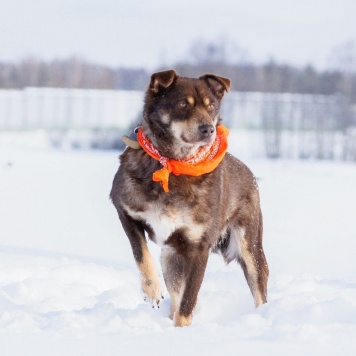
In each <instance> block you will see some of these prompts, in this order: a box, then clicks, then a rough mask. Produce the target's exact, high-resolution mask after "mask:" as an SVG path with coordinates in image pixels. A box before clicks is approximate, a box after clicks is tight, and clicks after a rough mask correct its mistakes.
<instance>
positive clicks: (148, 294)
mask: <svg viewBox="0 0 356 356" xmlns="http://www.w3.org/2000/svg"><path fill="white" fill-rule="evenodd" d="M118 213H119V218H120V220H121V223H122V226H123V228H124V230H125V232H126V235H127V237H128V238H129V241H130V244H131V248H132V252H133V255H134V258H135V261H136V264H137V267H138V269H139V271H140V274H141V286H142V291H143V293H144V294H145V300H148V301H149V302H151V303H152V304H153V306H155V305H157V306H158V305H159V303H160V301H161V299H162V298H163V296H162V287H161V283H160V280H159V275H158V272H157V268H156V266H155V263H154V260H153V257H152V256H151V254H150V252H149V250H148V246H147V241H146V237H145V231H144V227H143V224H142V223H141V222H140V221H137V220H134V219H132V218H131V217H130V216H129V215H128V214H126V212H124V211H123V210H119V211H118Z"/></svg>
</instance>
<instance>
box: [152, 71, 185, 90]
mask: <svg viewBox="0 0 356 356" xmlns="http://www.w3.org/2000/svg"><path fill="white" fill-rule="evenodd" d="M177 78H178V76H177V74H176V72H175V71H174V70H166V71H164V72H158V73H154V74H152V76H151V82H150V87H149V88H150V90H151V91H152V92H153V93H154V94H157V93H158V92H159V91H160V90H161V89H166V88H168V87H169V86H171V85H172V84H173V82H174V81H175V80H176V79H177Z"/></svg>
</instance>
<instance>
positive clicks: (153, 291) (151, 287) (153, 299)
mask: <svg viewBox="0 0 356 356" xmlns="http://www.w3.org/2000/svg"><path fill="white" fill-rule="evenodd" d="M142 291H143V294H144V296H145V297H144V300H145V301H146V302H149V303H151V304H152V308H156V307H157V308H159V304H160V302H161V301H162V299H164V297H163V294H162V288H161V284H160V283H159V281H156V282H154V281H151V280H144V281H142Z"/></svg>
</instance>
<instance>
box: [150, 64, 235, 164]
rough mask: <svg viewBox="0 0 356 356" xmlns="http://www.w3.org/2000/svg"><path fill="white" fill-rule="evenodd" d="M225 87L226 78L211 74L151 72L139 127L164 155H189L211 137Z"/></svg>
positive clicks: (172, 156)
mask: <svg viewBox="0 0 356 356" xmlns="http://www.w3.org/2000/svg"><path fill="white" fill-rule="evenodd" d="M229 89H230V80H229V79H226V78H223V77H219V76H217V75H213V74H205V75H203V76H201V77H200V78H198V79H195V78H186V77H179V76H178V75H177V74H176V73H175V71H173V70H168V71H164V72H159V73H155V74H153V75H152V76H151V81H150V84H149V87H148V89H147V92H146V97H145V107H144V121H143V129H144V131H145V132H146V134H147V135H148V137H149V138H150V139H151V141H152V142H153V143H154V145H155V146H156V147H157V148H158V149H159V151H160V152H161V153H162V154H163V155H164V156H166V157H169V158H173V159H183V158H186V157H188V156H192V155H194V153H195V151H196V150H197V149H198V148H199V147H200V146H203V145H206V144H209V143H211V142H212V141H213V140H214V139H215V137H216V125H217V124H218V122H219V120H220V117H219V110H220V103H221V99H222V98H223V96H224V93H225V91H228V90H229Z"/></svg>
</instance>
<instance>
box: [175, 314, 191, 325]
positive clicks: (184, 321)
mask: <svg viewBox="0 0 356 356" xmlns="http://www.w3.org/2000/svg"><path fill="white" fill-rule="evenodd" d="M173 323H174V326H177V327H183V326H189V325H190V324H191V323H192V316H191V315H189V316H183V315H181V314H179V313H175V314H174V317H173Z"/></svg>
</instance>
